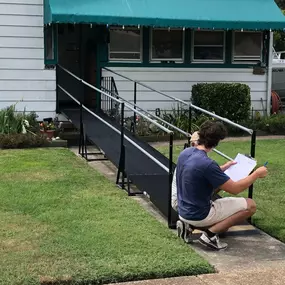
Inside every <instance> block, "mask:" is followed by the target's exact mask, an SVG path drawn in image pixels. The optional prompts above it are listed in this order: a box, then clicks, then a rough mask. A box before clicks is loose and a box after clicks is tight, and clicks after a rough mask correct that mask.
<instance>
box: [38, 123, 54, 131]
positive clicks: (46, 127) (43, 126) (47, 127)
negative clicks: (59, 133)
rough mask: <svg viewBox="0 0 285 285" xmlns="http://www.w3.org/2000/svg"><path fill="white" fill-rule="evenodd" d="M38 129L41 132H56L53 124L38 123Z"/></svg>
mask: <svg viewBox="0 0 285 285" xmlns="http://www.w3.org/2000/svg"><path fill="white" fill-rule="evenodd" d="M40 129H41V130H43V131H50V130H56V129H57V128H56V126H55V124H54V122H42V123H40Z"/></svg>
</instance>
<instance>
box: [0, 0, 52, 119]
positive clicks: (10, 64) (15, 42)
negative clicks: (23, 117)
mask: <svg viewBox="0 0 285 285" xmlns="http://www.w3.org/2000/svg"><path fill="white" fill-rule="evenodd" d="M43 22H44V20H43V0H0V108H1V109H2V108H4V107H7V106H10V105H12V104H15V103H16V102H18V103H17V105H16V109H17V110H18V111H23V110H24V109H26V111H36V112H37V114H38V116H39V119H42V118H45V117H54V116H55V108H56V103H55V100H56V93H55V89H56V83H55V71H54V70H46V69H45V66H44V31H43Z"/></svg>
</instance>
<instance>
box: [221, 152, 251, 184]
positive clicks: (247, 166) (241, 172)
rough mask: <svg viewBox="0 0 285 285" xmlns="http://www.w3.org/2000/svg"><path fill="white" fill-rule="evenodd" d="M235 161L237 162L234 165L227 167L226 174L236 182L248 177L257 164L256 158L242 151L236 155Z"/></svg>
mask: <svg viewBox="0 0 285 285" xmlns="http://www.w3.org/2000/svg"><path fill="white" fill-rule="evenodd" d="M234 161H235V162H236V163H237V164H235V165H232V166H231V167H230V168H229V169H227V170H226V171H225V174H227V175H228V176H229V177H230V178H231V179H232V180H233V181H235V182H236V181H239V180H241V179H243V178H245V177H247V176H248V175H249V174H250V173H251V172H252V170H253V169H254V168H255V166H256V161H255V160H254V159H252V158H249V157H247V156H245V155H243V154H240V153H239V154H238V155H237V156H236V158H235V159H234Z"/></svg>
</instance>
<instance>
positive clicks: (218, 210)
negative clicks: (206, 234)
mask: <svg viewBox="0 0 285 285" xmlns="http://www.w3.org/2000/svg"><path fill="white" fill-rule="evenodd" d="M246 209H247V202H246V199H245V198H232V197H229V198H221V199H217V200H216V201H215V202H213V203H212V207H211V210H210V213H209V215H208V216H207V218H205V219H204V220H201V221H190V220H186V219H184V218H182V217H180V216H179V218H180V220H181V221H183V222H185V223H187V224H190V225H192V226H194V227H201V228H203V227H209V226H213V225H215V224H217V223H219V222H221V221H223V220H225V219H226V218H228V217H230V216H232V215H234V214H236V213H237V212H240V211H245V210H246Z"/></svg>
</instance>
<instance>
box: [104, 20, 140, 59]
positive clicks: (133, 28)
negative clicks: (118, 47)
mask: <svg viewBox="0 0 285 285" xmlns="http://www.w3.org/2000/svg"><path fill="white" fill-rule="evenodd" d="M112 29H116V30H118V29H121V30H126V29H129V30H139V31H140V58H139V59H130V58H128V59H126V58H111V57H110V54H111V50H110V44H111V43H110V41H111V39H110V40H109V43H108V61H109V62H111V63H112V62H126V63H127V62H129V63H130V62H132V63H142V61H143V29H142V27H140V28H137V27H132V26H125V28H124V29H123V28H122V27H121V28H120V27H116V26H112V27H110V28H109V33H110V32H111V30H112ZM110 38H111V35H110ZM121 53H129V52H121Z"/></svg>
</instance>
